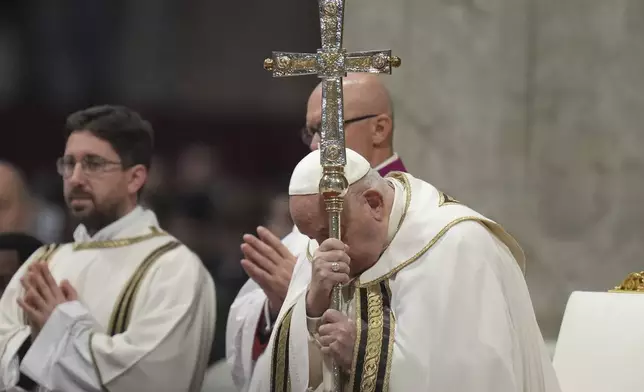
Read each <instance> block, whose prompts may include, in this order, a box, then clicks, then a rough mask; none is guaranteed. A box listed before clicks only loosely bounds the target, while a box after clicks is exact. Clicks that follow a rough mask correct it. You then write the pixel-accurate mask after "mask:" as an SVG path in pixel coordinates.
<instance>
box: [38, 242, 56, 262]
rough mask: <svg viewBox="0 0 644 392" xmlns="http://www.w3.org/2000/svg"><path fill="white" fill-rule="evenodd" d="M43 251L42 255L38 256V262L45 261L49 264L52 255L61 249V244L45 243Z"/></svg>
mask: <svg viewBox="0 0 644 392" xmlns="http://www.w3.org/2000/svg"><path fill="white" fill-rule="evenodd" d="M40 249H43V252H42V254H41V255H40V256H38V257H37V258H36V263H43V264H49V262H50V261H51V257H52V256H53V255H54V253H56V251H57V250H58V249H60V245H59V244H49V245H45V246H44V247H43V248H40Z"/></svg>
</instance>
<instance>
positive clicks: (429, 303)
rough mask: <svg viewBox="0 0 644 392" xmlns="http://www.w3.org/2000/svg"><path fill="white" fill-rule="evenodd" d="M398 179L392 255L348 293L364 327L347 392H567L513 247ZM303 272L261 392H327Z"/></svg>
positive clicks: (260, 376) (404, 177) (425, 189)
mask: <svg viewBox="0 0 644 392" xmlns="http://www.w3.org/2000/svg"><path fill="white" fill-rule="evenodd" d="M389 180H390V181H391V182H392V184H394V186H395V189H396V194H395V200H394V206H393V211H392V213H391V216H390V230H389V233H390V244H389V246H388V247H387V248H386V249H385V251H384V252H383V254H382V255H381V257H380V259H379V260H378V261H377V262H376V264H375V265H373V266H372V267H371V268H369V269H368V270H366V271H365V272H363V273H362V274H361V275H360V276H358V277H356V278H355V279H354V280H353V281H352V282H351V284H350V285H348V286H347V287H345V288H344V289H343V294H344V302H345V311H346V312H347V314H348V315H349V317H351V318H352V319H354V320H357V321H356V326H357V339H356V342H355V348H354V352H353V355H354V358H353V365H352V369H351V370H350V371H347V372H345V374H344V375H343V385H344V387H343V391H363V392H370V391H392V392H408V391H426V392H474V391H476V392H559V386H558V383H557V380H556V377H555V374H554V370H553V368H552V364H551V362H550V358H549V356H548V353H547V350H546V347H545V344H544V341H543V338H542V336H541V332H540V330H539V327H538V325H537V322H536V319H535V316H534V311H533V308H532V303H531V300H530V296H529V293H528V290H527V286H526V283H525V280H524V276H523V271H522V269H523V268H524V263H525V258H524V255H523V251H522V250H521V248H520V247H519V245H518V244H517V243H516V241H515V240H514V239H513V238H512V237H511V236H510V235H509V234H507V233H506V232H505V231H504V230H503V229H502V228H501V227H500V226H499V225H498V224H496V223H495V222H493V221H491V220H489V219H487V218H485V217H483V216H482V215H480V214H479V213H477V212H475V211H473V210H471V209H469V208H467V207H465V206H463V205H461V204H460V203H459V202H458V201H456V200H453V199H451V198H450V197H449V196H447V195H445V194H443V193H442V192H439V191H438V190H436V189H435V188H434V187H432V186H431V185H429V184H427V183H426V182H424V181H421V180H419V179H416V178H414V177H412V176H411V175H409V174H402V173H392V174H391V175H390V176H389ZM313 253H314V249H310V251H309V252H308V255H309V256H308V257H309V258H310V257H311V255H312V254H313ZM298 271H303V272H301V273H297V274H295V275H294V277H293V280H292V281H291V286H290V288H289V293H288V295H287V298H286V301H285V303H284V306H283V307H282V311H281V312H280V315H279V316H278V319H277V323H276V326H275V328H274V330H273V334H272V336H271V340H270V342H269V345H268V348H267V350H266V352H267V355H266V356H265V358H262V360H261V361H258V363H257V365H256V369H255V372H256V373H257V374H256V376H254V377H253V384H252V385H251V390H252V391H256V392H260V391H270V392H273V391H275V392H287V391H293V392H303V391H307V390H309V391H322V390H323V386H322V385H321V382H322V360H323V359H322V355H321V352H320V350H319V348H318V344H317V342H316V341H315V338H314V333H315V332H316V320H315V319H310V318H307V316H306V304H305V297H306V291H307V288H308V285H309V282H310V279H311V276H310V268H308V269H305V268H300V269H299V270H298ZM307 272H308V273H307ZM268 354H270V357H269V356H268Z"/></svg>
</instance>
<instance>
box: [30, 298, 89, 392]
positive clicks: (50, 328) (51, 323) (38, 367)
mask: <svg viewBox="0 0 644 392" xmlns="http://www.w3.org/2000/svg"><path fill="white" fill-rule="evenodd" d="M88 318H90V319H91V316H90V314H89V312H88V311H87V309H86V308H85V306H83V305H82V304H81V303H80V302H79V301H72V302H65V303H62V304H60V305H58V306H57V307H56V308H55V309H54V311H53V312H52V314H51V315H50V316H49V319H48V320H47V322H46V323H45V325H44V326H43V328H42V329H41V330H40V333H39V334H38V336H37V337H36V340H35V341H34V342H33V343H32V345H31V347H30V348H29V351H27V354H26V355H25V357H24V358H23V360H22V363H21V365H20V370H21V371H22V372H23V373H24V374H26V375H27V376H29V377H30V378H31V379H32V380H34V381H35V382H36V383H38V384H39V385H42V386H44V387H45V388H48V389H53V385H51V384H52V382H53V381H52V378H53V376H52V373H53V372H54V371H55V367H56V365H57V363H58V361H59V358H60V356H61V354H63V353H64V352H65V348H66V347H67V346H68V345H72V344H73V340H74V339H75V338H76V336H75V335H78V333H77V331H73V330H74V326H75V325H77V324H78V321H79V320H83V319H88ZM79 326H81V325H79ZM81 327H82V326H81ZM87 350H88V351H89V346H88V347H87Z"/></svg>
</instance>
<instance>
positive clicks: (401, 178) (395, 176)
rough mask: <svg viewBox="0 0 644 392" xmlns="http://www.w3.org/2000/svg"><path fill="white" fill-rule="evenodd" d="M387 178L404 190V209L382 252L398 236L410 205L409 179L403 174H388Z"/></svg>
mask: <svg viewBox="0 0 644 392" xmlns="http://www.w3.org/2000/svg"><path fill="white" fill-rule="evenodd" d="M387 177H391V178H392V179H394V180H397V181H398V182H400V183H401V184H402V186H403V188H404V189H405V208H404V209H403V213H402V215H401V216H400V222H398V227H396V231H395V232H394V235H393V236H392V237H391V240H390V241H389V242H388V243H387V245H385V247H384V249H383V252H384V251H385V250H386V249H387V248H389V244H391V241H393V240H394V238H396V234H398V231H399V230H400V228H401V227H402V224H403V222H404V221H405V218H406V217H407V211H408V210H409V206H410V205H411V184H410V183H409V179H408V178H407V176H406V175H405V173H403V172H390V173H389V174H388V175H387Z"/></svg>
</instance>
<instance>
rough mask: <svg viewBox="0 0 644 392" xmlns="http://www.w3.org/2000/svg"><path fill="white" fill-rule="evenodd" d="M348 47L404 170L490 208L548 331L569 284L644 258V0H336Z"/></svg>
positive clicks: (611, 281)
mask: <svg viewBox="0 0 644 392" xmlns="http://www.w3.org/2000/svg"><path fill="white" fill-rule="evenodd" d="M346 13H347V15H346V22H345V47H347V49H349V50H364V49H380V48H391V49H393V50H394V52H395V54H397V55H399V56H400V57H402V60H403V63H402V67H401V68H399V69H396V70H395V72H394V75H391V76H383V78H385V79H386V80H387V84H388V86H389V87H390V89H391V91H392V94H393V98H394V102H395V108H396V116H397V117H396V128H397V132H396V137H395V143H396V149H397V151H398V152H399V153H400V154H401V155H402V156H403V158H404V159H405V162H406V164H407V166H408V168H409V169H410V170H411V171H412V172H413V173H414V174H416V175H417V176H419V177H421V178H423V179H425V180H428V181H430V182H432V183H433V184H434V185H436V186H437V187H439V188H442V189H443V190H444V191H446V192H448V193H450V194H452V195H453V196H454V197H456V198H457V199H459V200H461V201H464V202H466V203H467V204H469V205H470V206H471V207H473V208H475V209H477V210H479V211H480V212H482V213H484V214H486V215H488V216H490V217H491V218H493V219H495V220H497V221H499V222H501V223H502V224H504V226H506V228H507V229H508V230H509V231H510V232H512V233H513V234H515V236H516V237H517V238H518V239H519V240H520V241H521V243H522V245H523V246H524V248H525V250H526V253H527V254H528V257H529V265H528V284H529V286H530V290H531V293H532V296H533V300H534V304H535V308H536V311H537V315H538V318H539V321H540V323H541V326H542V329H543V331H544V334H545V335H546V336H548V337H555V336H556V333H557V330H558V326H559V324H560V320H561V315H562V312H563V309H564V306H565V302H566V300H567V297H568V295H569V294H570V292H571V291H572V290H574V289H580V290H581V289H584V290H604V289H608V288H611V287H612V286H613V285H615V284H617V283H619V281H621V279H622V278H623V277H624V276H625V275H626V274H627V273H628V272H631V271H634V270H639V269H644V257H643V255H644V241H642V240H641V239H642V237H644V236H643V234H644V207H643V206H642V203H641V201H642V200H644V154H643V153H642V150H643V149H644V130H643V129H642V124H644V121H643V120H644V79H643V78H642V74H643V73H644V71H643V70H644V51H643V50H642V49H644V2H642V1H639V0H630V1H629V0H611V1H610V2H607V1H605V0H396V1H391V0H347V3H346Z"/></svg>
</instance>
